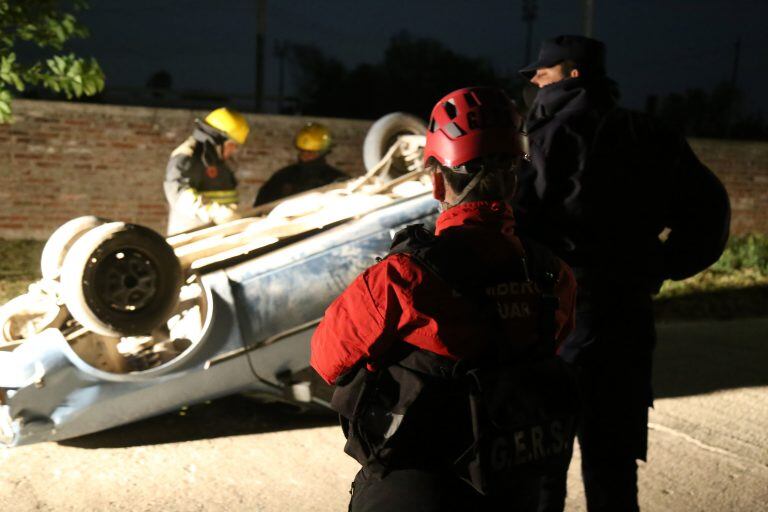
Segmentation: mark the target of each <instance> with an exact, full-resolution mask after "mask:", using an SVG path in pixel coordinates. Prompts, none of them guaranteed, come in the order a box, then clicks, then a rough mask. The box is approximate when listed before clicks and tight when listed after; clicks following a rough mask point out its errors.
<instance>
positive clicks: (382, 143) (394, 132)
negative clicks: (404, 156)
mask: <svg viewBox="0 0 768 512" xmlns="http://www.w3.org/2000/svg"><path fill="white" fill-rule="evenodd" d="M425 133H427V126H426V125H425V124H424V121H422V120H421V119H419V118H418V117H416V116H412V115H411V114H406V113H404V112H393V113H391V114H387V115H385V116H384V117H382V118H380V119H379V120H378V121H376V122H375V123H373V125H371V127H370V128H369V129H368V133H366V134H365V140H364V141H363V163H364V164H365V169H366V170H368V171H370V170H371V169H373V168H374V167H375V166H376V164H378V163H379V162H380V161H381V159H382V157H384V155H385V154H386V153H387V151H389V148H390V147H391V146H392V144H394V143H395V142H396V141H397V138H398V137H399V136H400V135H424V134H425ZM392 167H393V168H391V169H390V173H389V174H390V178H396V177H397V176H398V175H401V174H405V172H406V170H405V166H404V165H402V164H401V165H394V163H393V166H392ZM401 167H402V168H401Z"/></svg>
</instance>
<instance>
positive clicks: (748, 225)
mask: <svg viewBox="0 0 768 512" xmlns="http://www.w3.org/2000/svg"><path fill="white" fill-rule="evenodd" d="M690 142H691V147H692V148H693V150H694V152H695V153H696V154H697V155H698V157H699V158H700V159H701V161H702V162H704V163H705V164H706V165H707V166H708V167H709V168H710V169H712V170H713V171H714V172H715V174H717V176H718V177H719V178H720V179H721V180H723V183H724V184H725V188H726V189H728V195H729V196H730V198H731V209H732V217H731V233H733V234H739V235H740V234H744V233H762V234H764V235H768V142H750V141H732V140H716V139H694V140H692V141H690Z"/></svg>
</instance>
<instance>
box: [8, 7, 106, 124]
mask: <svg viewBox="0 0 768 512" xmlns="http://www.w3.org/2000/svg"><path fill="white" fill-rule="evenodd" d="M85 7H86V3H85V1H84V0H0V123H3V122H8V121H10V120H11V100H12V99H13V92H14V91H16V92H19V93H20V92H23V91H24V90H25V88H26V87H27V86H30V85H31V86H41V87H44V88H46V89H50V90H52V91H54V92H56V93H62V94H64V95H65V96H66V97H67V98H68V99H72V98H79V97H81V96H92V95H94V94H96V93H98V92H100V91H101V90H102V89H103V88H104V73H103V72H102V70H101V68H100V67H99V65H98V63H97V62H96V61H95V60H94V59H93V58H90V59H86V58H82V57H78V56H76V55H75V54H73V53H66V52H64V48H65V43H66V42H67V41H68V40H70V39H72V38H81V37H86V36H87V35H88V30H87V29H86V28H85V27H84V26H83V25H81V24H79V23H78V22H77V19H76V18H75V13H77V12H79V11H81V10H82V9H84V8H85ZM24 45H33V46H37V47H39V48H41V49H43V50H44V53H45V54H46V55H47V57H43V58H41V59H39V60H36V61H34V62H21V61H20V60H19V58H18V53H17V50H18V49H19V48H20V47H21V46H24Z"/></svg>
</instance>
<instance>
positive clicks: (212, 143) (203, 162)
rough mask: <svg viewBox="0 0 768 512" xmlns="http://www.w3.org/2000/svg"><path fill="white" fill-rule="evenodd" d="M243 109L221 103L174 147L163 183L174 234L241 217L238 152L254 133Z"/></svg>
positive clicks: (170, 231)
mask: <svg viewBox="0 0 768 512" xmlns="http://www.w3.org/2000/svg"><path fill="white" fill-rule="evenodd" d="M248 131H249V127H248V122H247V121H246V120H245V117H243V116H242V114H240V113H238V112H235V111H233V110H230V109H227V108H218V109H216V110H214V111H212V112H211V113H210V114H208V115H207V116H206V117H205V119H204V120H202V121H200V120H198V121H196V126H195V130H194V131H193V132H192V135H191V136H190V137H189V138H188V139H187V140H185V141H184V142H183V143H182V144H181V145H180V146H179V147H177V148H176V149H175V150H173V152H172V153H171V158H170V159H169V161H168V166H167V168H166V171H165V182H164V183H163V188H164V191H165V197H166V199H167V200H168V207H169V215H168V230H167V232H168V234H169V235H172V234H175V233H180V232H182V231H186V230H188V229H193V228H196V227H199V226H203V225H205V224H208V223H215V224H222V223H224V222H228V221H230V220H233V219H235V218H237V206H238V194H237V178H236V177H235V173H234V170H233V169H232V157H233V156H234V154H235V152H236V151H237V150H238V148H239V147H240V146H242V145H243V144H244V143H245V140H246V138H247V137H248Z"/></svg>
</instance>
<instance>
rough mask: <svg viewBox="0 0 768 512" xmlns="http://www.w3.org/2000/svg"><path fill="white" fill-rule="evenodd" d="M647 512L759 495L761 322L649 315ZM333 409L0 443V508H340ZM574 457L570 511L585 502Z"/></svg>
mask: <svg viewBox="0 0 768 512" xmlns="http://www.w3.org/2000/svg"><path fill="white" fill-rule="evenodd" d="M659 331H660V342H659V350H658V357H657V370H658V371H657V379H656V394H657V396H658V397H659V398H658V399H657V401H656V408H655V410H654V411H653V412H652V414H651V419H650V422H651V433H650V454H649V455H650V459H649V463H648V464H644V465H642V467H641V468H640V485H641V493H640V499H641V503H642V506H643V510H644V511H646V512H662V511H663V512H669V511H686V512H688V511H691V512H696V511H702V512H704V511H706V512H720V511H722V512H726V511H728V512H742V511H743V512H755V511H759V510H765V506H766V503H768V319H761V320H751V321H743V320H741V321H733V322H701V323H688V324H685V323H678V324H666V325H662V326H660V329H659ZM341 448H342V436H341V434H340V432H339V430H338V428H337V427H336V426H335V420H334V418H332V417H329V416H322V415H296V414H294V413H293V412H292V411H291V410H289V408H287V407H286V406H282V405H279V404H271V405H261V404H255V403H253V402H251V401H249V400H247V399H244V398H242V397H232V398H228V399H224V400H220V401H217V402H214V403H212V404H202V405H199V406H194V407H192V408H190V409H189V410H187V411H184V414H183V415H179V414H177V415H166V416H162V417H159V418H154V419H151V420H147V421H144V422H140V423H137V424H134V425H129V426H125V427H121V428H118V429H113V430H111V431H109V432H105V433H100V434H95V435H92V436H89V437H86V438H82V439H78V440H75V441H71V442H69V443H67V444H50V443H49V444H42V445H35V446H28V447H21V448H17V449H14V450H1V449H0V510H2V511H4V512H5V511H7V512H17V511H18V512H27V511H57V512H58V511H77V512H83V511H90V510H97V511H102V510H109V511H112V510H114V511H131V512H141V511H152V512H157V511H164V512H177V511H178V512H182V511H183V512H186V511H219V510H222V511H224V510H226V511H241V510H242V511H246V510H247V511H257V512H259V511H261V512H285V511H291V512H301V511H307V512H309V511H312V512H324V511H342V510H345V507H346V503H347V499H348V495H347V491H348V487H349V486H348V482H349V480H350V479H351V478H352V475H353V474H354V473H355V471H356V465H355V463H354V462H353V461H352V460H351V459H349V458H348V457H346V456H345V455H343V453H342V452H341ZM580 485H581V483H580V480H579V475H578V460H575V461H574V463H573V465H572V467H571V482H570V488H569V491H570V492H569V498H568V511H569V512H576V511H583V510H585V507H584V505H583V495H582V493H581V491H580Z"/></svg>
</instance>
